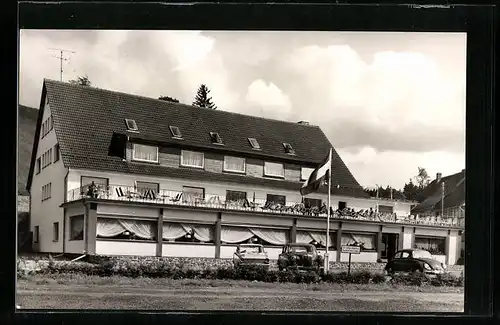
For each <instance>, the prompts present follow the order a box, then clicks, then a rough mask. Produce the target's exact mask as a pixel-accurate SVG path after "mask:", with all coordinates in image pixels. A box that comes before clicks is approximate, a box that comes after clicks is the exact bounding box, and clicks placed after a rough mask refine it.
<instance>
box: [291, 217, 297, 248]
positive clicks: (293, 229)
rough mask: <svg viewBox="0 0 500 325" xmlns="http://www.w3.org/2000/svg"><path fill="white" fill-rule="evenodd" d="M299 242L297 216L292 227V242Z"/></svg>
mask: <svg viewBox="0 0 500 325" xmlns="http://www.w3.org/2000/svg"><path fill="white" fill-rule="evenodd" d="M296 242H297V218H293V225H292V229H290V243H296Z"/></svg>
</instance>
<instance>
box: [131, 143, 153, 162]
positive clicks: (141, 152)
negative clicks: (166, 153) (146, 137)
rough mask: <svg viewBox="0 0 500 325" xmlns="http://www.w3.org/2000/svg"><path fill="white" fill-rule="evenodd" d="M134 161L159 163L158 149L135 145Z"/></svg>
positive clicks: (133, 149) (133, 150)
mask: <svg viewBox="0 0 500 325" xmlns="http://www.w3.org/2000/svg"><path fill="white" fill-rule="evenodd" d="M132 160H137V161H147V162H154V163H157V162H158V147H156V146H147V145H144V144H138V143H134V144H133V148H132Z"/></svg>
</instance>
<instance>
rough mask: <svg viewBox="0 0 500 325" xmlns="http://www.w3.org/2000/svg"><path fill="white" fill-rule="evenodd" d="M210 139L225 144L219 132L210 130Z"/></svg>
mask: <svg viewBox="0 0 500 325" xmlns="http://www.w3.org/2000/svg"><path fill="white" fill-rule="evenodd" d="M210 139H211V140H212V143H213V144H220V145H223V144H224V143H222V138H221V137H220V135H219V133H217V132H210Z"/></svg>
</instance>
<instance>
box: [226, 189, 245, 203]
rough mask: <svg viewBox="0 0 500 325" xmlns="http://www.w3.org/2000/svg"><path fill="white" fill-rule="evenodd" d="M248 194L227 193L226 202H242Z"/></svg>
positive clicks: (239, 192)
mask: <svg viewBox="0 0 500 325" xmlns="http://www.w3.org/2000/svg"><path fill="white" fill-rule="evenodd" d="M246 198H247V192H242V191H230V190H227V191H226V202H234V201H240V200H246Z"/></svg>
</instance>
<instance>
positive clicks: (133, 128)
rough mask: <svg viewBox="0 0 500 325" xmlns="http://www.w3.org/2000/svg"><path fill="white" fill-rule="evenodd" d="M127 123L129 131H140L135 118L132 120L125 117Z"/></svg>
mask: <svg viewBox="0 0 500 325" xmlns="http://www.w3.org/2000/svg"><path fill="white" fill-rule="evenodd" d="M125 125H126V126H127V131H135V132H137V131H139V128H138V127H137V123H135V120H131V119H128V118H126V119H125Z"/></svg>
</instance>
